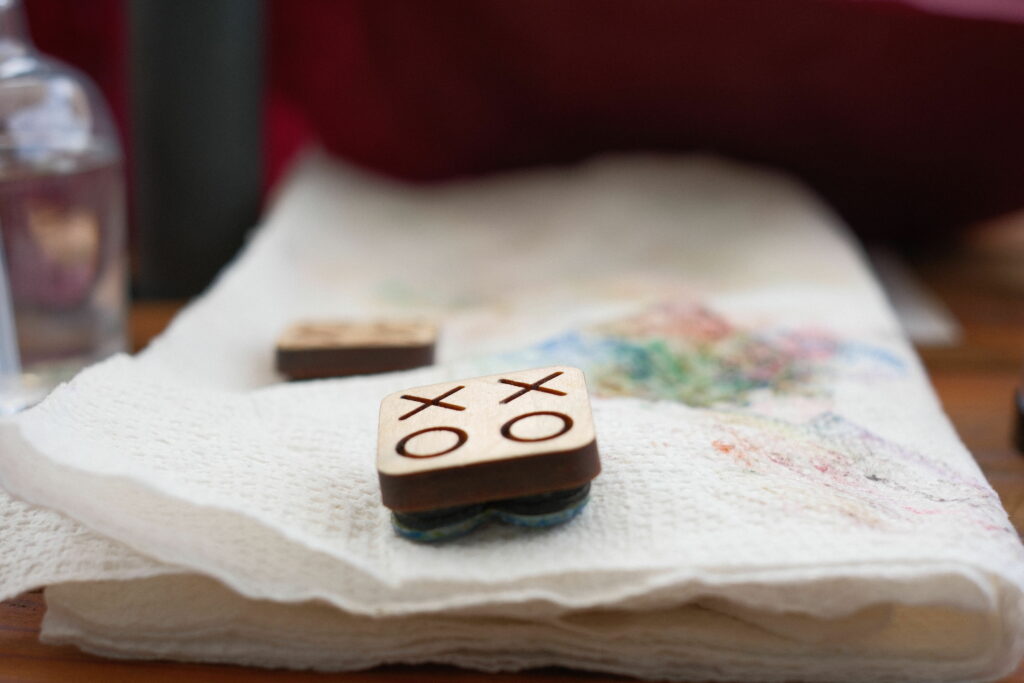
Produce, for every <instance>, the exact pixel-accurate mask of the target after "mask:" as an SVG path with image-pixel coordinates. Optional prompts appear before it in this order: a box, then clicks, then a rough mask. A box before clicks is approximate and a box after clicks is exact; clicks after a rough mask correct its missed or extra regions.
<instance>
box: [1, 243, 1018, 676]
mask: <svg viewBox="0 0 1024 683" xmlns="http://www.w3.org/2000/svg"><path fill="white" fill-rule="evenodd" d="M1022 267H1024V265H1022ZM917 270H918V272H919V273H920V274H921V275H922V276H923V277H924V279H925V281H926V282H927V283H928V284H929V285H930V286H931V287H932V289H933V291H935V292H936V293H937V294H938V295H939V298H940V299H942V300H943V301H944V302H945V303H946V304H947V305H948V306H949V307H950V308H951V309H952V311H953V312H954V314H955V315H956V316H957V318H958V319H959V320H960V322H961V323H962V324H963V326H964V333H965V334H964V339H963V342H962V343H961V344H959V345H958V346H956V347H952V348H943V349H921V350H920V351H921V355H922V358H923V359H924V361H925V365H926V366H927V368H928V371H929V373H930V375H931V378H932V382H933V384H934V385H935V388H936V390H937V391H938V393H939V396H940V397H941V399H942V402H943V404H944V406H945V408H946V411H947V412H948V413H949V415H950V417H951V418H952V419H953V422H954V423H955V424H956V427H957V429H958V431H959V432H960V435H961V437H962V438H963V440H964V442H965V443H966V444H967V446H968V448H970V450H971V451H972V452H973V453H974V455H975V457H976V458H977V460H978V462H979V463H980V465H981V467H982V468H983V469H984V471H985V473H986V475H987V476H988V478H989V481H991V482H992V485H993V487H995V489H996V490H997V491H998V492H999V495H1000V497H1001V498H1002V500H1003V504H1004V505H1005V506H1006V509H1007V511H1008V512H1009V513H1010V516H1011V518H1012V519H1013V523H1014V525H1015V526H1016V527H1017V529H1018V531H1021V530H1022V529H1024V456H1022V455H1020V454H1019V453H1017V452H1016V451H1015V450H1014V449H1013V448H1012V446H1011V443H1010V433H1011V429H1012V416H1013V413H1012V410H1013V403H1012V397H1013V391H1014V390H1015V388H1016V385H1017V382H1018V381H1019V377H1020V372H1021V369H1022V368H1021V366H1022V363H1024V292H1022V291H1021V289H1020V288H1018V287H1014V286H1012V285H1011V284H1008V283H1006V282H1002V281H999V280H998V279H994V278H992V277H991V276H990V273H989V269H987V268H986V267H985V266H984V264H979V263H976V262H972V261H971V260H970V259H965V258H963V257H958V258H956V259H947V260H933V261H930V262H926V263H923V264H918V266H917ZM179 305H180V304H178V303H177V302H155V303H141V304H137V305H136V306H135V308H134V310H133V312H132V318H131V327H132V335H133V340H134V344H135V347H136V348H139V347H141V346H143V345H144V344H145V343H146V342H147V341H148V340H149V339H150V338H151V337H152V336H153V335H154V334H156V333H157V332H158V331H159V330H161V329H163V327H164V326H165V325H166V324H167V322H168V321H169V320H170V318H171V316H172V315H173V314H174V312H175V311H176V310H177V309H178V307H179ZM44 611H45V605H44V602H43V596H42V593H40V592H33V593H28V594H25V595H22V596H19V597H18V598H15V599H13V600H8V601H7V602H4V603H0V683H8V682H15V681H16V682H18V683H28V682H33V683H36V682H40V683H41V682H46V683H50V682H57V681H60V682H65V681H73V682H75V683H78V682H81V683H101V682H102V683H119V682H121V681H144V682H149V683H158V682H162V681H180V680H184V679H189V680H194V681H214V682H218V683H219V682H224V683H228V682H241V681H281V682H289V683H297V682H299V681H342V682H344V683H371V682H373V683H383V682H395V683H399V682H401V683H405V682H408V681H422V680H440V681H458V682H461V683H469V682H477V681H494V680H507V681H514V680H530V681H538V682H542V683H570V682H579V681H624V680H630V679H624V678H619V677H612V676H603V675H593V674H586V673H581V672H573V671H564V670H538V671H531V672H526V673H522V674H507V675H488V674H481V673H476V672H472V671H462V670H459V669H455V668H449V667H424V666H420V667H381V668H377V669H373V670H371V671H365V672H354V673H346V674H333V675H326V674H313V673H305V672H285V671H264V670H259V669H247V668H243V667H233V666H211V665H198V664H195V665H193V664H177V663H169V662H119V661H111V660H103V659H99V658H97V657H92V656H90V655H86V654H83V653H80V652H78V651H77V650H74V649H72V648H68V647H51V646H47V645H42V644H40V643H39V641H38V634H39V625H40V621H41V620H42V617H43V613H44ZM1004 683H1024V669H1021V670H1019V671H1018V672H1017V673H1016V674H1014V675H1013V676H1011V677H1010V678H1007V679H1006V680H1005V681H1004Z"/></svg>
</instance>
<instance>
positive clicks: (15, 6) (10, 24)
mask: <svg viewBox="0 0 1024 683" xmlns="http://www.w3.org/2000/svg"><path fill="white" fill-rule="evenodd" d="M31 51H32V39H31V38H30V37H29V34H28V22H26V21H25V9H24V7H22V4H21V0H0V60H5V59H9V58H11V57H19V56H21V55H24V54H25V53H27V52H31Z"/></svg>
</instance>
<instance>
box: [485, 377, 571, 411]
mask: <svg viewBox="0 0 1024 683" xmlns="http://www.w3.org/2000/svg"><path fill="white" fill-rule="evenodd" d="M561 374H562V371H561V370H559V371H558V372H552V373H551V374H550V375H548V376H547V377H545V378H544V379H539V380H537V381H536V382H534V383H533V384H527V383H526V382H517V381H515V380H514V379H504V378H502V379H499V380H498V381H499V382H501V383H502V384H511V385H512V386H514V387H523V388H522V389H520V390H519V391H517V392H516V393H514V394H512V395H511V396H508V397H506V398H504V399H502V401H501V403H511V402H512V401H514V400H516V399H517V398H519V397H520V396H522V395H523V394H525V393H528V392H530V391H543V392H544V393H546V394H554V395H555V396H565V392H564V391H559V390H558V389H548V388H547V387H542V386H541V385H542V384H544V383H545V382H548V381H551V380H553V379H554V378H556V377H558V376H559V375H561Z"/></svg>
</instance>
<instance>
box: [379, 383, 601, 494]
mask: <svg viewBox="0 0 1024 683" xmlns="http://www.w3.org/2000/svg"><path fill="white" fill-rule="evenodd" d="M600 470H601V465H600V460H599V458H598V453H597V442H596V440H595V435H594V422H593V418H592V417H591V413H590V400H589V398H588V396H587V387H586V382H585V380H584V377H583V373H582V372H581V371H580V370H578V369H577V368H571V367H565V366H556V367H549V368H540V369H533V370H522V371H518V372H509V373H504V374H500V375H491V376H488V377H477V378H474V379H467V380H459V381H451V382H442V383H440V384H434V385H430V386H425V387H416V388H413V389H407V390H405V391H400V392H397V393H394V394H391V395H390V396H388V397H386V398H385V399H384V400H383V401H382V402H381V408H380V425H379V431H378V444H377V472H378V475H379V478H380V486H381V495H382V498H383V502H384V505H386V506H387V507H389V508H391V509H392V510H393V511H395V512H397V513H406V512H422V511H430V510H440V509H447V508H456V507H458V506H466V505H472V504H477V503H486V502H493V501H500V500H504V501H505V502H506V505H504V507H503V508H502V509H503V511H504V512H508V513H509V514H513V513H515V509H514V508H515V506H514V505H513V504H512V503H513V502H515V501H509V500H508V499H519V498H523V497H529V496H538V495H543V494H550V493H551V492H565V491H568V490H570V489H579V488H580V487H583V486H585V485H587V484H588V483H589V482H590V480H591V479H593V478H594V477H596V476H597V474H598V473H599V472H600ZM584 493H585V492H584ZM536 504H537V503H531V505H536ZM524 514H525V513H524Z"/></svg>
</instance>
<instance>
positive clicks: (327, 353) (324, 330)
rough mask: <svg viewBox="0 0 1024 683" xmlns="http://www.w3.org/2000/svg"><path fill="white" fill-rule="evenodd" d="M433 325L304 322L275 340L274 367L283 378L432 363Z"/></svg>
mask: <svg viewBox="0 0 1024 683" xmlns="http://www.w3.org/2000/svg"><path fill="white" fill-rule="evenodd" d="M436 339H437V328H436V327H435V326H434V325H432V324H430V323H425V322H422V321H409V320H371V321H308V322H301V323H297V324H295V325H292V326H291V327H289V328H288V329H287V330H285V331H284V333H283V334H282V335H281V337H280V338H279V339H278V341H277V370H278V372H280V373H281V374H282V375H284V376H286V377H287V378H288V379H292V380H297V379H318V378H325V377H346V376H348V375H363V374H372V373H377V372H390V371H393V370H408V369H411V368H418V367H421V366H423V365H431V364H432V363H433V362H434V344H435V341H436Z"/></svg>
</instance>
